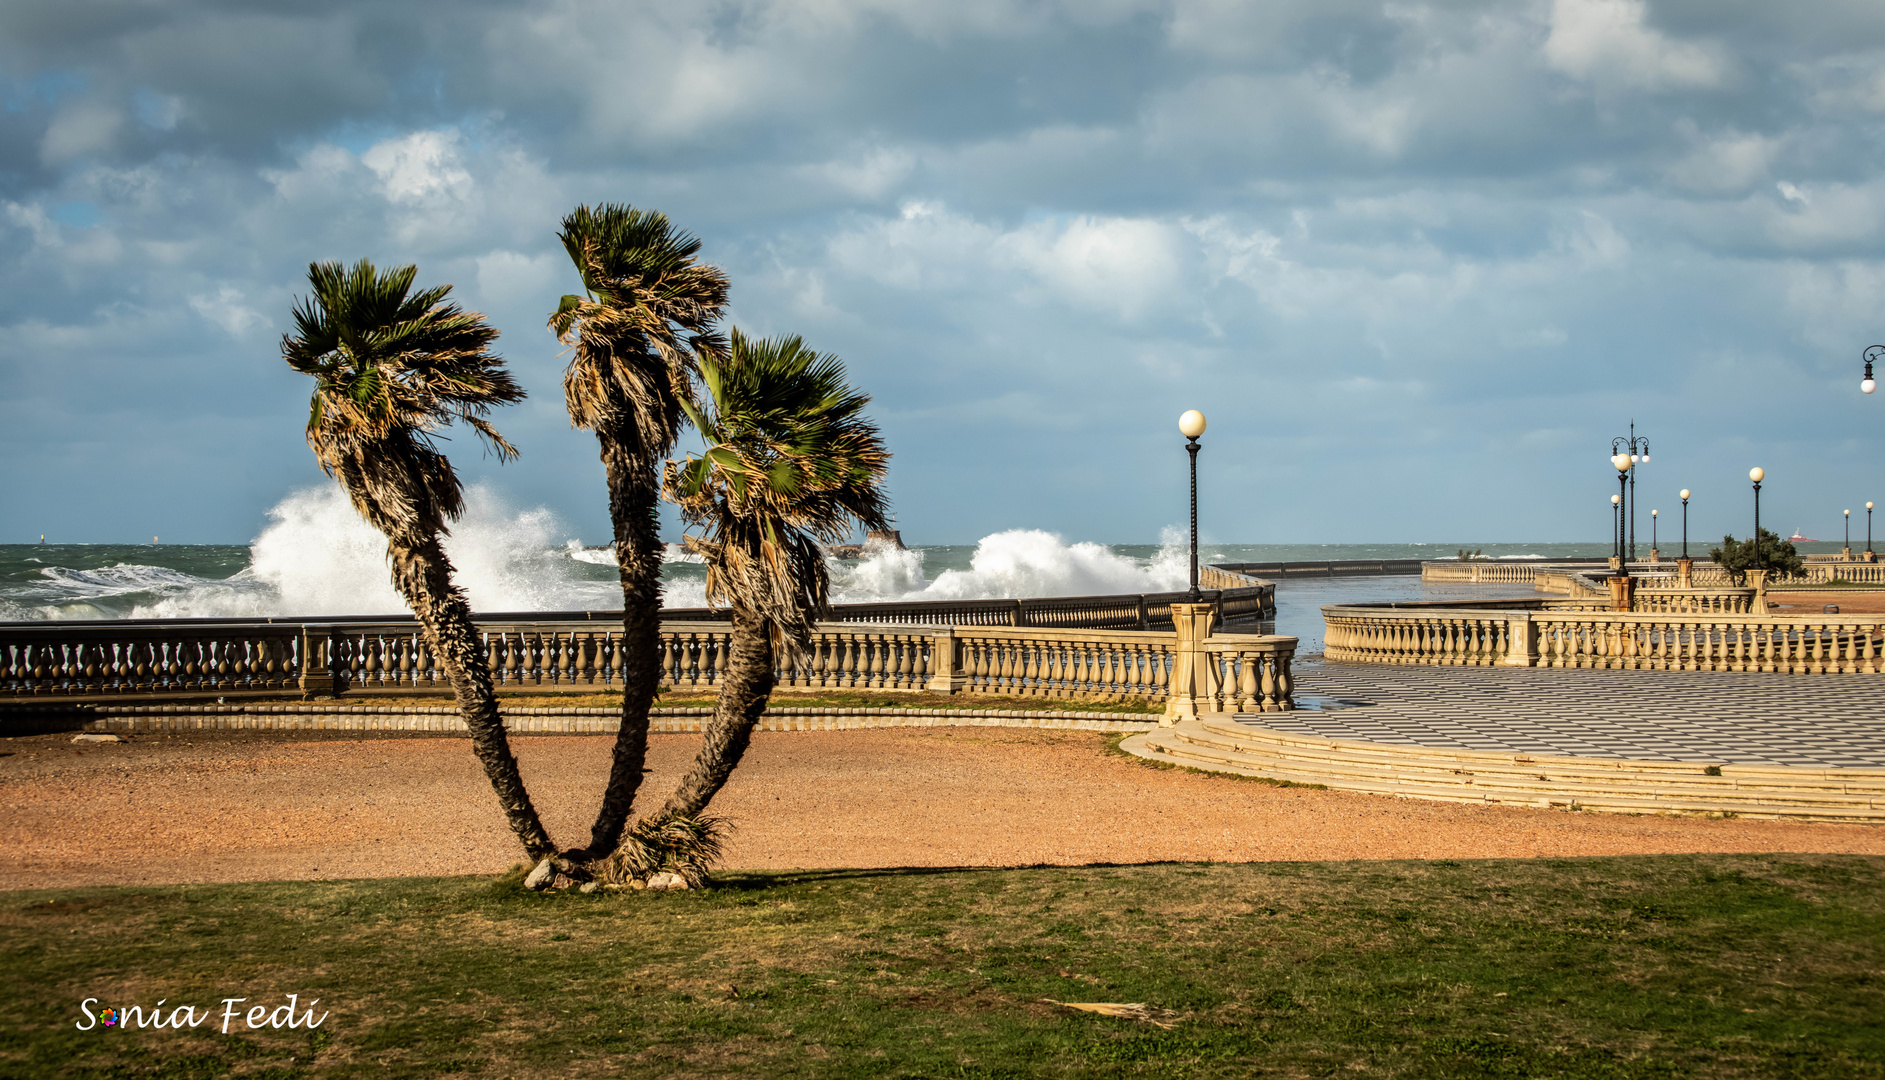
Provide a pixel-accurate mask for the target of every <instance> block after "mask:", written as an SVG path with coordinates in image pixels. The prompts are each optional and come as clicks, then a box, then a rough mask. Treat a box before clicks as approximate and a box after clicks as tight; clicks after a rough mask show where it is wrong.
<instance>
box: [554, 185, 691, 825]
mask: <svg viewBox="0 0 1885 1080" xmlns="http://www.w3.org/2000/svg"><path fill="white" fill-rule="evenodd" d="M558 236H559V238H560V239H561V240H562V241H563V247H564V250H566V251H568V252H569V257H570V261H571V262H573V263H575V264H576V269H577V271H578V272H579V273H581V275H582V282H583V288H584V289H585V290H586V293H587V295H583V296H565V297H564V298H563V302H562V305H561V306H560V307H559V308H558V309H557V311H556V314H554V315H552V316H550V329H551V330H553V331H554V332H555V333H556V336H557V338H558V340H560V341H562V342H564V343H565V344H568V345H572V346H574V349H575V355H574V357H573V358H572V359H571V360H570V364H569V370H568V371H567V372H566V373H565V374H564V376H563V397H564V400H565V402H566V403H567V404H568V406H569V417H570V422H571V423H573V424H574V425H575V426H577V427H580V428H588V429H590V430H591V431H594V432H595V433H596V441H597V442H598V443H600V444H601V449H602V466H603V470H604V472H605V473H606V475H607V481H608V485H609V518H610V520H611V522H612V523H613V525H614V528H615V561H616V565H617V566H618V567H619V569H620V573H621V579H622V656H623V658H624V659H623V665H622V724H621V728H620V730H619V731H618V732H617V734H616V737H615V752H614V760H613V761H612V763H611V765H610V769H609V782H608V786H607V787H606V788H605V789H604V791H603V795H602V805H601V807H600V809H599V810H598V811H597V813H596V821H595V825H594V826H592V827H591V829H590V839H589V846H588V849H587V851H586V852H581V853H574V852H573V853H572V855H586V856H587V857H588V858H591V859H602V858H605V857H606V856H608V855H609V854H610V853H611V852H613V851H614V850H615V847H616V845H617V843H619V842H620V840H621V837H622V828H623V826H624V825H625V824H626V823H627V821H628V814H629V807H630V806H631V805H632V804H633V803H634V801H635V793H636V791H637V790H638V789H639V788H640V786H641V778H642V769H643V763H644V760H645V758H646V755H647V750H648V710H649V709H650V708H651V707H652V706H653V704H654V699H655V695H656V693H657V692H658V691H659V690H660V685H661V671H660V642H661V637H660V635H661V563H662V556H663V553H664V545H663V544H662V542H661V533H660V515H659V512H658V505H659V500H660V494H661V486H660V463H661V461H662V459H663V458H665V457H667V455H668V454H669V453H670V452H671V451H672V450H673V449H674V440H675V437H676V436H677V435H678V434H679V433H680V429H681V420H682V403H683V402H684V401H687V400H689V399H690V398H691V396H692V393H693V378H694V375H695V374H696V373H697V371H698V370H699V369H698V366H697V362H696V358H697V357H700V356H711V355H718V354H720V353H722V352H723V351H724V349H725V343H724V341H723V340H722V339H721V338H720V336H719V335H718V334H717V333H716V332H715V330H714V326H715V324H716V323H717V322H718V321H719V318H720V311H721V309H722V308H723V307H725V305H726V299H727V279H726V275H725V274H724V273H722V272H721V271H720V269H719V268H718V267H715V266H707V265H700V264H697V263H695V262H694V256H695V255H696V254H698V253H699V251H700V241H699V240H698V239H696V238H694V237H692V236H690V235H688V234H687V233H684V232H679V231H676V230H675V229H674V228H673V227H672V226H671V225H670V224H669V223H668V219H667V216H666V215H664V214H660V213H656V212H652V211H646V210H636V209H634V208H633V207H628V206H620V205H613V204H605V205H602V206H598V207H595V208H594V209H591V208H590V207H587V206H579V207H577V208H576V210H575V211H574V212H573V213H571V214H570V215H569V216H568V217H566V218H564V219H563V231H562V232H561V233H559V234H558Z"/></svg>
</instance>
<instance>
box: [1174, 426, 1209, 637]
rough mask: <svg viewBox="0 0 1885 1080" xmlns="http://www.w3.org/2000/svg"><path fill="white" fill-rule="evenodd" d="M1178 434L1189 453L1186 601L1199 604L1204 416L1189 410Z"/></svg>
mask: <svg viewBox="0 0 1885 1080" xmlns="http://www.w3.org/2000/svg"><path fill="white" fill-rule="evenodd" d="M1178 432H1179V434H1181V435H1183V436H1184V437H1185V449H1186V450H1187V451H1189V452H1190V453H1191V595H1189V596H1188V597H1186V599H1187V600H1188V601H1189V602H1191V603H1193V604H1196V603H1201V602H1202V601H1203V600H1204V596H1203V594H1201V593H1199V592H1198V436H1200V435H1202V434H1204V414H1203V413H1201V412H1199V411H1198V410H1196V409H1191V410H1189V411H1187V412H1186V413H1185V415H1183V416H1181V417H1179V418H1178Z"/></svg>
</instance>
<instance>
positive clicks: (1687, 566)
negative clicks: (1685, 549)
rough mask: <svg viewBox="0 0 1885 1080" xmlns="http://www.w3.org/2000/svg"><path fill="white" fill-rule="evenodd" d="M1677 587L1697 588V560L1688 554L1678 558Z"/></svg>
mask: <svg viewBox="0 0 1885 1080" xmlns="http://www.w3.org/2000/svg"><path fill="white" fill-rule="evenodd" d="M1676 588H1678V589H1693V588H1695V560H1694V559H1691V558H1689V557H1688V556H1686V555H1685V556H1683V557H1682V558H1680V559H1677V560H1676Z"/></svg>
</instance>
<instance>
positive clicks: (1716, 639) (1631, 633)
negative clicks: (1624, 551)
mask: <svg viewBox="0 0 1885 1080" xmlns="http://www.w3.org/2000/svg"><path fill="white" fill-rule="evenodd" d="M1750 591H1751V590H1750ZM1322 612H1323V620H1324V622H1325V623H1326V625H1327V634H1326V639H1325V640H1326V645H1325V655H1326V656H1327V657H1328V658H1329V659H1331V660H1354V661H1363V662H1369V663H1386V664H1433V665H1449V666H1455V665H1457V666H1468V667H1490V666H1494V665H1505V666H1513V667H1560V668H1629V669H1646V670H1664V671H1769V672H1788V673H1796V674H1805V673H1823V672H1848V673H1850V672H1865V673H1873V674H1875V673H1878V672H1880V671H1882V670H1885V616H1848V617H1843V618H1842V617H1838V616H1811V617H1803V618H1795V617H1777V616H1764V615H1734V614H1679V613H1645V612H1634V611H1633V612H1598V611H1552V610H1545V609H1543V608H1540V607H1528V606H1525V605H1523V604H1522V603H1515V604H1513V605H1512V606H1511V607H1510V608H1504V607H1501V608H1499V609H1493V608H1489V607H1485V606H1483V604H1482V606H1481V607H1480V608H1478V609H1474V608H1470V607H1466V606H1462V605H1459V604H1444V605H1441V604H1418V603H1403V604H1395V605H1368V604H1346V605H1340V604H1338V605H1330V606H1328V607H1325V608H1323V609H1322Z"/></svg>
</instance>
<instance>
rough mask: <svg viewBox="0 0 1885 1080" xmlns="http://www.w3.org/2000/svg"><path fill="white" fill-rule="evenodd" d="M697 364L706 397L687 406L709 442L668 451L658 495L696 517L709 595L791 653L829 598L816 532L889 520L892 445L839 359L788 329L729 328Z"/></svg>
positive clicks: (691, 543) (826, 537)
mask: <svg viewBox="0 0 1885 1080" xmlns="http://www.w3.org/2000/svg"><path fill="white" fill-rule="evenodd" d="M700 369H701V382H702V384H703V386H704V387H705V388H706V391H707V393H706V399H707V400H706V402H704V403H703V404H704V405H705V408H701V409H692V408H690V409H689V410H688V414H689V417H690V418H691V419H692V420H693V421H694V423H695V425H696V426H697V427H699V428H700V431H701V435H702V437H703V438H704V439H705V440H706V442H707V450H706V451H705V452H704V453H703V454H700V455H698V456H695V455H689V456H688V457H687V459H686V460H684V461H671V462H669V463H668V466H667V472H666V490H667V497H668V498H669V499H671V500H673V501H674V502H675V503H676V504H678V505H679V506H680V508H681V513H682V515H683V516H684V517H685V518H686V520H687V522H688V523H689V524H690V525H691V526H695V527H697V528H698V529H699V533H698V534H690V535H689V536H688V537H687V538H686V544H687V546H688V548H689V549H690V550H692V551H694V552H695V553H697V554H699V555H700V556H701V557H702V558H703V559H704V560H705V561H706V563H707V600H708V603H710V604H715V605H718V604H726V605H729V606H731V607H734V608H736V609H741V610H745V611H749V612H752V613H755V614H757V615H759V616H761V617H763V618H765V619H766V620H767V622H768V623H769V625H770V626H771V628H772V630H773V635H774V639H775V645H777V646H778V647H780V648H782V649H783V650H785V651H786V652H788V653H790V652H792V651H795V650H796V649H797V648H799V647H801V646H802V645H803V644H804V643H805V642H806V641H808V640H809V638H810V635H811V630H812V624H813V623H814V622H815V621H816V620H817V619H818V618H820V617H822V616H823V615H824V614H826V612H827V611H828V608H829V589H830V581H829V576H828V574H827V572H826V569H825V562H824V555H823V552H822V551H821V550H820V548H819V546H818V541H820V540H823V541H827V542H829V541H835V540H839V539H842V538H843V537H844V536H845V535H847V534H848V533H849V532H850V530H851V528H852V526H853V523H856V522H862V523H863V524H864V525H865V526H866V527H868V528H888V526H889V523H888V514H889V505H888V502H887V500H886V498H885V496H884V492H883V480H884V477H885V475H886V473H887V472H888V469H889V462H890V452H889V451H888V450H887V449H885V447H884V445H883V440H882V438H881V437H880V436H879V434H878V431H877V427H876V425H874V424H872V423H871V422H870V420H869V419H868V418H866V417H865V415H864V406H865V405H866V404H868V403H869V401H870V398H869V397H868V396H867V395H865V394H863V393H861V392H859V391H858V390H857V389H855V388H854V387H852V386H851V385H850V383H849V382H847V381H846V375H845V370H844V365H843V363H842V362H841V361H839V360H838V358H837V357H835V356H832V355H830V354H824V355H820V354H818V353H815V352H813V351H812V350H811V349H809V348H807V347H806V345H805V343H804V342H803V341H802V340H801V339H799V338H797V337H789V338H774V339H754V338H749V337H747V336H745V335H744V334H742V333H741V332H740V331H738V330H737V329H736V330H734V331H733V333H732V336H731V338H730V340H729V345H728V350H727V353H726V355H725V356H724V357H714V356H703V357H701V358H700Z"/></svg>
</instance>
